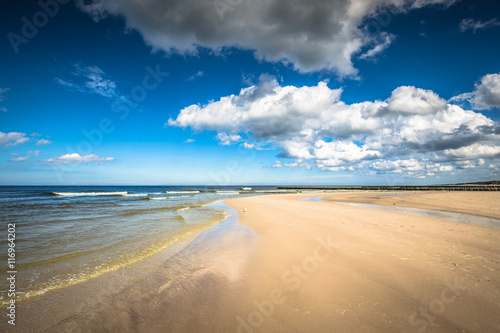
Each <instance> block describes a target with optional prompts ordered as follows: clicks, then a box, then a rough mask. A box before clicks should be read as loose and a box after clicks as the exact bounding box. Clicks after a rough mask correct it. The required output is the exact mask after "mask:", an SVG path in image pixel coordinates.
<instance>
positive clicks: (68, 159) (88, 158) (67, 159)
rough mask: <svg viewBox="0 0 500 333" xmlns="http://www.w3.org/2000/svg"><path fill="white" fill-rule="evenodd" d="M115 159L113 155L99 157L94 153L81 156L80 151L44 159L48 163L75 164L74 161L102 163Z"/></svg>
mask: <svg viewBox="0 0 500 333" xmlns="http://www.w3.org/2000/svg"><path fill="white" fill-rule="evenodd" d="M112 160H114V158H113V157H99V156H97V155H94V154H90V155H85V156H81V155H80V154H78V153H73V154H66V155H63V156H60V157H53V158H49V159H46V160H44V162H45V163H46V164H74V163H90V162H96V163H98V164H99V163H102V162H108V161H112Z"/></svg>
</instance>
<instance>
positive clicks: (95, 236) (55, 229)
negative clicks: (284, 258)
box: [0, 186, 295, 304]
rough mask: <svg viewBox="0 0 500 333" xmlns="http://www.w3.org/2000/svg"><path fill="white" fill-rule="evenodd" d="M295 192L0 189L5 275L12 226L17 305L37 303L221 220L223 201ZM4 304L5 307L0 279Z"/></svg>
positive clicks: (1, 268) (259, 189)
mask: <svg viewBox="0 0 500 333" xmlns="http://www.w3.org/2000/svg"><path fill="white" fill-rule="evenodd" d="M287 192H291V193H294V192H295V191H293V190H291V191H289V190H276V187H273V186H259V187H242V186H234V187H196V186H191V187H187V186H0V223H1V228H2V229H1V231H0V234H1V235H2V237H1V238H0V263H1V264H0V273H1V276H7V271H9V267H8V242H7V234H8V226H9V224H15V229H16V230H15V234H16V240H15V251H16V252H15V253H16V257H15V269H16V271H17V272H18V273H17V277H16V279H17V280H16V289H17V299H18V300H19V301H22V300H23V299H27V298H31V297H36V296H39V295H43V294H45V293H47V292H49V291H51V290H55V289H59V288H64V287H67V286H70V285H73V284H75V283H79V282H83V281H86V280H88V279H92V278H94V277H97V276H99V275H102V274H103V273H106V272H109V271H112V270H115V269H118V268H120V267H123V266H125V265H129V264H132V263H135V262H137V261H139V260H141V259H143V258H146V257H149V256H151V255H153V254H156V253H158V252H160V251H162V250H165V249H167V248H168V247H169V246H171V245H172V244H173V243H175V242H177V241H179V240H180V239H182V238H183V237H184V236H186V235H189V234H192V233H193V232H197V231H200V230H204V229H205V228H207V227H210V226H211V225H215V224H216V223H218V222H220V221H222V220H223V219H224V217H225V212H224V210H222V209H220V208H218V207H216V206H214V205H211V203H214V202H217V201H221V200H224V199H229V198H235V197H241V196H251V195H257V194H258V195H262V194H267V193H287ZM2 280H3V282H2V284H1V291H0V302H1V303H2V304H5V302H7V301H8V298H7V291H8V285H7V282H6V279H2Z"/></svg>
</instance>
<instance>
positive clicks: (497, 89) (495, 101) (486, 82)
mask: <svg viewBox="0 0 500 333" xmlns="http://www.w3.org/2000/svg"><path fill="white" fill-rule="evenodd" d="M464 100H465V101H468V102H469V103H470V104H471V106H472V107H473V108H474V109H476V110H487V109H492V108H494V107H500V73H497V74H488V75H485V76H483V77H482V78H481V80H480V81H479V82H477V83H476V84H475V90H474V91H473V92H468V93H464V94H460V95H458V96H455V97H452V98H451V99H450V102H460V101H464Z"/></svg>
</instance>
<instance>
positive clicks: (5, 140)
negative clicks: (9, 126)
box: [0, 132, 30, 147]
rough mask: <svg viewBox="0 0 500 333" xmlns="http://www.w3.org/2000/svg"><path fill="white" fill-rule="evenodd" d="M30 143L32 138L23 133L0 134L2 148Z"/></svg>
mask: <svg viewBox="0 0 500 333" xmlns="http://www.w3.org/2000/svg"><path fill="white" fill-rule="evenodd" d="M28 141H30V138H28V137H26V134H25V133H21V132H10V133H3V132H0V146H5V147H11V146H17V145H20V144H23V143H25V142H28Z"/></svg>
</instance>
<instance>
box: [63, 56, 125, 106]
mask: <svg viewBox="0 0 500 333" xmlns="http://www.w3.org/2000/svg"><path fill="white" fill-rule="evenodd" d="M69 72H70V77H68V78H66V79H62V78H59V77H56V78H55V81H56V82H57V83H59V84H60V85H62V86H64V87H66V88H68V89H70V90H74V91H78V92H83V93H86V94H96V95H100V96H102V97H105V98H110V99H111V98H115V97H118V90H117V87H116V83H115V82H114V81H112V80H110V79H109V78H108V77H107V75H106V73H104V71H103V70H102V69H100V68H99V67H97V66H84V65H82V64H81V63H74V64H73V68H72V70H70V71H69Z"/></svg>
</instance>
